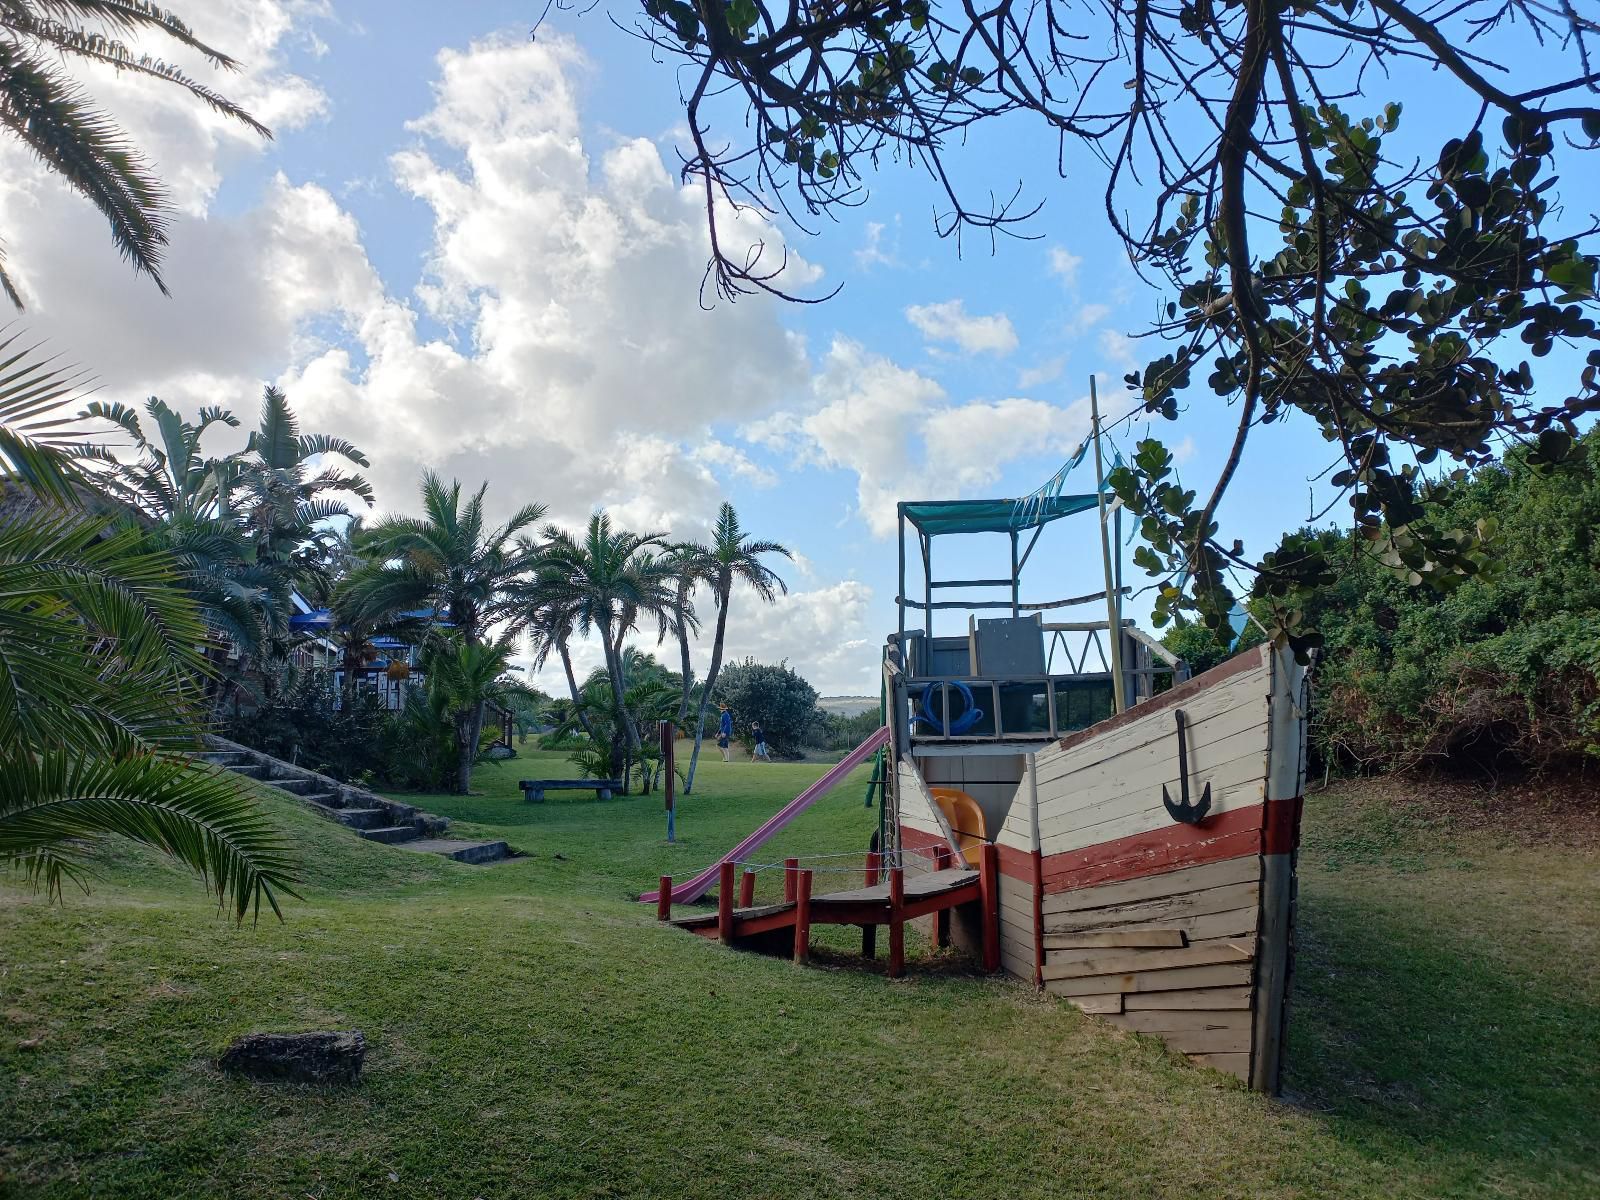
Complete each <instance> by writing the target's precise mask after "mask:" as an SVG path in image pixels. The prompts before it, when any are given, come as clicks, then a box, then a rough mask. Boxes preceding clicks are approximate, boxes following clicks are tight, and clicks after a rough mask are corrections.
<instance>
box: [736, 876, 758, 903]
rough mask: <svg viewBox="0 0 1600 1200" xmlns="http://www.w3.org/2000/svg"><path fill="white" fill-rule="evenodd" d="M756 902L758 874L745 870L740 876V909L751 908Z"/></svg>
mask: <svg viewBox="0 0 1600 1200" xmlns="http://www.w3.org/2000/svg"><path fill="white" fill-rule="evenodd" d="M755 902H756V873H755V872H754V871H752V870H750V869H749V868H748V867H746V868H745V871H744V874H742V875H740V876H739V907H740V908H750V907H751V906H752V905H754V904H755Z"/></svg>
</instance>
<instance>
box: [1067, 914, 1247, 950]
mask: <svg viewBox="0 0 1600 1200" xmlns="http://www.w3.org/2000/svg"><path fill="white" fill-rule="evenodd" d="M1256 917H1257V910H1256V909H1254V908H1234V909H1229V910H1228V911H1227V912H1220V913H1207V914H1206V915H1204V916H1199V917H1185V918H1182V919H1180V920H1176V921H1172V920H1168V921H1163V922H1161V923H1160V924H1159V925H1148V924H1141V925H1130V926H1121V925H1118V926H1115V927H1111V928H1104V929H1101V928H1096V929H1094V930H1089V931H1083V930H1079V931H1075V932H1072V933H1059V934H1055V935H1053V936H1055V937H1083V936H1087V935H1088V934H1089V933H1093V934H1095V935H1096V936H1098V935H1100V934H1106V935H1108V936H1111V935H1125V934H1129V933H1140V932H1143V931H1145V930H1147V929H1162V930H1169V929H1170V930H1174V931H1176V932H1178V933H1181V934H1183V936H1184V939H1185V941H1184V944H1185V945H1190V946H1192V945H1194V943H1196V942H1205V941H1210V940H1212V939H1214V938H1239V937H1245V936H1246V935H1248V934H1253V933H1255V932H1256ZM1046 936H1047V937H1048V936H1052V935H1048V934H1047V935H1046Z"/></svg>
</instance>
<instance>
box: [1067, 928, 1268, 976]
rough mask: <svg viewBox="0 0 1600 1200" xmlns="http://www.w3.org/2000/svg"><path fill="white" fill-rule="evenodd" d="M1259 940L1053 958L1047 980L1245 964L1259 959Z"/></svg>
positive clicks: (1251, 939)
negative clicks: (1063, 959)
mask: <svg viewBox="0 0 1600 1200" xmlns="http://www.w3.org/2000/svg"><path fill="white" fill-rule="evenodd" d="M1255 952H1256V946H1255V939H1254V938H1250V939H1248V940H1247V941H1239V942H1215V943H1210V942H1208V943H1206V944H1204V945H1200V946H1185V947H1184V948H1183V949H1181V950H1143V951H1139V950H1135V951H1133V952H1131V953H1128V954H1109V955H1105V956H1103V957H1093V958H1088V959H1085V960H1083V961H1081V962H1060V963H1058V962H1057V961H1056V960H1055V956H1054V955H1052V956H1050V957H1049V958H1047V959H1046V960H1045V965H1044V977H1045V978H1046V979H1076V978H1078V977H1079V976H1082V975H1121V974H1125V973H1126V972H1129V971H1164V970H1166V969H1167V968H1168V967H1205V966H1210V965H1211V964H1212V963H1229V962H1243V961H1247V960H1249V959H1251V958H1254V957H1255Z"/></svg>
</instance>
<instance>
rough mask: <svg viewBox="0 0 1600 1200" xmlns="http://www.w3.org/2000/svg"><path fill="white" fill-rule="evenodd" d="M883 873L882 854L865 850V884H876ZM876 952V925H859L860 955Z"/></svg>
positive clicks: (873, 885)
mask: <svg viewBox="0 0 1600 1200" xmlns="http://www.w3.org/2000/svg"><path fill="white" fill-rule="evenodd" d="M882 873H883V855H881V854H879V853H878V852H877V851H876V850H868V851H867V871H866V876H867V877H866V885H867V886H868V887H877V886H878V876H879V875H881V874H882ZM877 953H878V927H877V926H876V925H872V924H867V925H863V926H862V927H861V957H862V958H872V957H874V956H876V955H877Z"/></svg>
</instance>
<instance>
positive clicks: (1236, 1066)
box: [1189, 1054, 1250, 1082]
mask: <svg viewBox="0 0 1600 1200" xmlns="http://www.w3.org/2000/svg"><path fill="white" fill-rule="evenodd" d="M1189 1061H1190V1062H1192V1063H1194V1064H1196V1065H1197V1066H1202V1067H1210V1068H1211V1069H1212V1070H1214V1071H1221V1072H1223V1073H1224V1074H1227V1075H1232V1076H1234V1077H1235V1078H1237V1079H1243V1080H1245V1081H1246V1082H1249V1077H1250V1056H1249V1055H1248V1054H1191V1055H1189Z"/></svg>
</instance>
